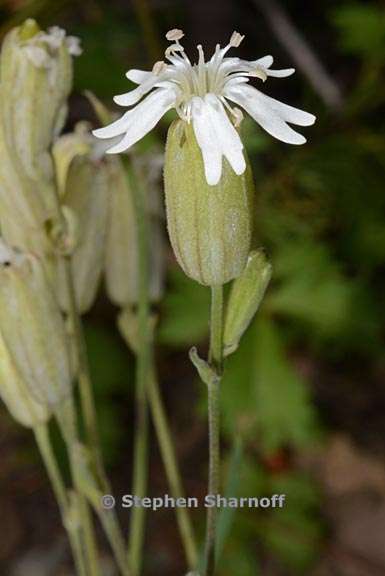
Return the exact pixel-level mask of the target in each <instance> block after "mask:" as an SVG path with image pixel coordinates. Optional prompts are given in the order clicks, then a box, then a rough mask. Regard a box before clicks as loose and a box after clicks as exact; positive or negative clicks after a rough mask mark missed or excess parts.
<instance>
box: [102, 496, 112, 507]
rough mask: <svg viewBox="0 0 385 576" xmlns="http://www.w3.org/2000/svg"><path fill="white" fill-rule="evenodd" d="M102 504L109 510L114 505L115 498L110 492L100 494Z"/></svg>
mask: <svg viewBox="0 0 385 576" xmlns="http://www.w3.org/2000/svg"><path fill="white" fill-rule="evenodd" d="M102 506H103V508H105V509H106V510H111V509H112V508H114V506H115V498H114V497H113V496H111V494H104V496H102Z"/></svg>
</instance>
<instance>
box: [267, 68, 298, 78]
mask: <svg viewBox="0 0 385 576" xmlns="http://www.w3.org/2000/svg"><path fill="white" fill-rule="evenodd" d="M265 72H266V74H267V75H268V76H274V77H275V78H287V77H288V76H291V75H292V74H294V72H295V68H283V69H282V70H266V69H265Z"/></svg>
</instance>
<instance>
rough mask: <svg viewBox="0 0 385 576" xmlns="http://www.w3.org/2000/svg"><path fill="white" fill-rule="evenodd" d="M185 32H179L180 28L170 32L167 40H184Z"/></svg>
mask: <svg viewBox="0 0 385 576" xmlns="http://www.w3.org/2000/svg"><path fill="white" fill-rule="evenodd" d="M183 36H184V32H183V30H178V28H173V29H172V30H169V31H168V32H167V34H166V38H167V40H168V41H169V42H178V40H180V39H181V38H183Z"/></svg>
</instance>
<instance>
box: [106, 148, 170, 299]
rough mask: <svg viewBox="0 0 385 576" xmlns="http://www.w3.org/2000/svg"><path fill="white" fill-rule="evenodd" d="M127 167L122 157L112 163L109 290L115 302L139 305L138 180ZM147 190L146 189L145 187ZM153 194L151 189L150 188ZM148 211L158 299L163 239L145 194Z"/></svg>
mask: <svg viewBox="0 0 385 576" xmlns="http://www.w3.org/2000/svg"><path fill="white" fill-rule="evenodd" d="M127 170H128V168H127V167H126V166H124V165H123V163H122V162H121V160H120V159H118V158H112V159H111V161H110V162H109V171H110V180H109V183H110V184H109V198H110V210H109V220H108V229H107V243H106V263H105V273H106V286H107V293H108V295H109V297H110V299H111V300H112V302H114V303H115V304H117V305H118V306H121V307H124V306H126V305H127V304H136V303H137V302H138V296H139V274H138V265H139V263H138V230H137V221H136V214H135V209H134V198H133V194H136V193H138V194H140V193H142V191H141V190H139V191H138V190H136V191H134V189H133V187H134V186H135V185H136V179H135V180H132V181H131V180H130V179H129V173H128V171H127ZM146 193H147V190H146ZM148 193H149V194H151V191H150V190H148ZM145 201H146V203H147V205H146V210H147V212H148V213H149V214H148V217H149V219H151V224H150V226H149V235H148V243H149V254H148V273H149V297H150V299H151V300H158V299H159V296H160V293H161V291H162V285H163V282H162V280H163V238H162V236H161V230H160V222H159V217H158V215H157V214H151V213H150V212H151V206H150V202H151V197H150V196H148V195H147V194H146V198H145Z"/></svg>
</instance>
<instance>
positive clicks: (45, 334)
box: [0, 241, 72, 407]
mask: <svg viewBox="0 0 385 576" xmlns="http://www.w3.org/2000/svg"><path fill="white" fill-rule="evenodd" d="M0 330H1V335H2V337H3V339H4V343H5V345H6V348H7V350H8V352H9V355H10V357H11V358H12V362H13V364H14V365H15V368H16V370H17V371H18V373H19V374H20V377H21V378H22V379H23V382H24V383H25V386H26V387H27V388H28V390H29V393H30V394H31V396H33V398H34V399H35V400H36V401H37V402H39V403H40V404H43V405H46V406H49V407H54V406H56V405H57V404H58V403H60V402H61V401H62V400H63V398H64V397H66V396H67V395H68V394H69V393H70V390H71V381H72V375H71V369H70V358H69V351H68V345H67V340H66V333H65V325H64V320H63V317H62V315H61V313H60V310H59V306H58V304H57V301H56V299H55V295H54V292H53V290H52V287H51V284H50V283H49V282H48V280H47V277H46V273H45V270H44V267H43V265H42V263H41V260H40V259H39V258H37V257H36V256H34V255H32V254H26V253H21V252H18V251H16V250H13V249H11V248H10V247H9V246H8V245H6V244H5V243H4V242H3V241H0Z"/></svg>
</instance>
